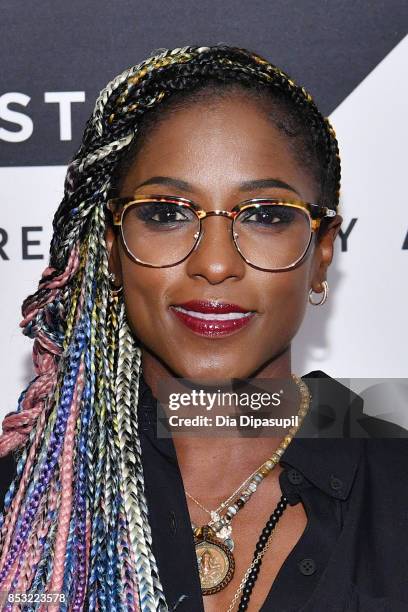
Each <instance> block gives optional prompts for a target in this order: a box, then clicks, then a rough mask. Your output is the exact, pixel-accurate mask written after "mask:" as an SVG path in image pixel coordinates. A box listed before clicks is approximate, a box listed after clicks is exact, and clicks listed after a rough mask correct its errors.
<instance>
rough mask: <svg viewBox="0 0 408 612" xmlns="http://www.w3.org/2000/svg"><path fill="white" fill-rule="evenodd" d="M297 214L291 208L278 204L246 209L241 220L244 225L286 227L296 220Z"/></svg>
mask: <svg viewBox="0 0 408 612" xmlns="http://www.w3.org/2000/svg"><path fill="white" fill-rule="evenodd" d="M295 215H296V212H295V211H293V210H292V209H291V208H290V207H289V206H283V205H282V206H281V205H278V204H276V205H275V204H274V205H273V206H271V205H269V206H268V205H261V206H257V207H254V208H249V209H246V210H244V211H243V212H242V214H241V215H240V217H239V219H240V221H241V222H242V223H256V224H259V225H263V226H272V225H284V224H289V223H291V222H292V221H293V220H294V218H295Z"/></svg>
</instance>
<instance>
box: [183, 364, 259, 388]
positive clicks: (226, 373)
mask: <svg viewBox="0 0 408 612" xmlns="http://www.w3.org/2000/svg"><path fill="white" fill-rule="evenodd" d="M176 371H177V375H178V376H180V377H181V378H189V379H190V380H194V381H195V382H197V383H202V384H204V383H205V384H213V383H217V384H228V383H229V381H230V380H231V379H232V378H241V379H242V378H249V377H250V375H251V372H252V371H253V369H251V368H248V367H247V368H245V367H243V365H242V364H222V365H220V364H218V365H217V364H214V363H211V362H210V361H207V362H205V363H199V364H192V363H191V362H190V363H188V364H183V365H182V366H181V367H180V368H177V370H176Z"/></svg>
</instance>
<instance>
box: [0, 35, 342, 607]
mask: <svg viewBox="0 0 408 612" xmlns="http://www.w3.org/2000/svg"><path fill="white" fill-rule="evenodd" d="M209 79H212V80H216V81H218V82H220V83H241V84H243V85H245V86H247V87H249V88H250V87H254V88H255V89H256V87H258V86H261V87H262V88H263V90H266V89H268V90H269V91H270V92H272V93H273V92H274V91H276V92H277V91H279V92H280V93H281V94H282V95H284V96H285V97H286V98H287V99H288V100H290V101H291V103H292V104H293V106H294V107H296V108H297V109H299V112H302V113H304V114H305V116H307V118H308V119H307V121H308V129H309V132H310V134H311V135H312V137H313V138H314V140H315V141H316V143H319V147H320V149H321V150H322V151H323V157H322V159H323V161H322V165H323V170H324V177H325V178H324V190H325V198H326V204H327V205H328V206H331V207H334V208H335V207H337V204H338V195H339V186H340V162H339V156H338V147H337V141H336V138H335V134H334V131H333V129H332V127H331V126H330V124H329V122H328V120H327V119H324V118H323V117H322V115H321V114H320V113H319V111H318V110H317V108H316V106H315V104H314V102H313V100H312V98H311V97H310V95H309V94H308V93H307V92H306V91H305V90H304V89H303V88H301V87H298V86H297V85H296V84H295V83H294V82H293V81H292V80H291V79H290V78H289V77H288V76H287V75H286V74H285V73H283V72H282V71H281V70H279V69H278V68H276V67H275V66H273V65H272V64H270V63H269V62H267V61H266V60H264V59H263V58H261V57H259V56H258V55H255V54H252V53H249V52H247V51H245V50H243V49H238V48H230V47H226V46H215V47H184V48H182V49H174V50H161V51H160V52H157V53H155V54H154V55H153V56H152V57H150V58H148V59H147V60H145V61H144V62H142V63H141V64H138V65H137V66H133V67H131V68H129V69H128V70H125V71H124V72H123V73H122V74H120V75H118V76H117V77H116V78H115V79H113V80H112V81H111V82H110V83H108V85H107V86H106V87H105V89H104V90H103V91H102V92H101V93H100V95H99V97H98V99H97V101H96V103H95V108H94V111H93V114H92V116H91V117H90V119H89V120H88V122H87V125H86V128H85V132H84V136H83V140H82V144H81V146H80V148H79V150H78V152H77V154H76V155H75V157H74V159H73V161H72V162H71V163H70V165H69V166H68V170H67V174H66V180H65V189H64V197H63V200H62V202H61V204H60V206H59V207H58V210H57V211H56V213H55V216H54V219H53V229H54V232H53V237H52V241H51V245H50V260H49V266H48V267H47V268H46V269H45V270H44V272H43V274H42V277H41V279H40V282H39V286H38V290H37V291H36V292H35V293H34V294H33V295H31V296H29V297H27V299H26V300H25V301H24V303H23V306H22V313H23V320H22V322H21V324H20V325H21V327H22V328H23V333H24V334H25V335H27V336H28V337H30V338H32V339H33V340H34V344H33V363H34V368H35V373H36V376H35V378H34V379H33V380H32V381H31V383H30V384H29V385H28V387H27V388H26V389H25V390H24V391H23V392H22V393H21V395H20V397H19V400H18V406H17V410H16V411H15V412H14V413H9V414H7V415H6V417H5V418H4V420H3V424H2V426H3V433H2V435H1V436H0V456H4V455H7V454H8V453H10V452H13V453H14V454H15V456H16V459H17V471H16V476H15V478H14V480H13V482H12V483H11V485H10V487H9V490H8V492H7V494H6V497H5V500H4V510H3V514H2V515H1V517H0V590H6V589H11V590H15V591H32V592H36V593H41V594H42V593H47V592H61V593H63V595H64V596H65V601H64V602H61V603H59V604H58V606H57V607H58V609H60V610H70V611H71V610H74V611H80V610H83V609H89V610H109V611H110V610H118V611H120V612H121V611H128V610H131V611H138V610H140V611H143V612H153V611H156V610H160V611H162V612H165V611H168V610H171V609H172V608H171V607H169V606H170V605H171V602H166V599H165V596H164V593H163V588H162V585H161V582H160V576H159V571H158V568H157V563H156V560H155V557H154V554H153V548H152V534H151V529H150V523H149V511H148V506H147V501H146V495H145V486H144V478H143V469H142V461H141V446H140V440H139V437H138V420H137V404H138V395H139V379H140V375H141V350H140V347H139V346H138V345H137V342H136V340H135V337H134V336H133V334H132V332H131V330H130V327H129V325H128V322H127V319H126V311H125V305H124V302H123V300H122V299H121V298H120V297H117V296H113V295H112V294H111V293H110V289H109V278H108V277H109V274H108V252H107V247H106V242H105V231H106V227H107V224H108V223H109V220H110V219H109V217H108V214H109V213H108V211H107V209H106V202H107V200H108V198H109V197H110V193H111V191H112V189H113V187H114V182H115V176H116V174H117V171H118V168H120V165H121V163H122V162H123V160H124V159H126V156H128V155H129V152H130V147H131V146H133V145H134V144H135V143H136V142H137V135H138V132H139V129H140V127H141V126H142V124H143V120H144V117H145V116H147V115H148V114H149V112H150V111H152V110H154V109H161V108H162V107H163V108H164V106H163V105H165V103H166V101H167V99H169V100H170V99H171V97H172V95H173V96H174V94H176V93H177V92H180V91H182V92H188V91H191V92H192V91H195V90H199V88H200V87H202V86H205V83H206V82H207V81H208V80H209ZM173 605H174V602H173ZM5 609H6V610H9V609H11V606H9V607H6V608H5ZM23 609H24V610H25V611H29V612H31V611H34V610H42V609H44V608H43V606H41V605H35V604H25V605H24V606H23Z"/></svg>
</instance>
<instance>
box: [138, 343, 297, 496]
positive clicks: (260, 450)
mask: <svg viewBox="0 0 408 612" xmlns="http://www.w3.org/2000/svg"><path fill="white" fill-rule="evenodd" d="M142 369H143V376H144V379H145V381H146V383H147V384H148V385H149V387H150V388H151V390H152V393H153V395H154V396H155V397H157V395H158V393H157V389H158V381H159V380H162V379H165V378H174V377H177V376H176V374H175V373H174V372H172V371H171V370H170V369H169V368H167V367H166V366H164V365H163V364H162V363H161V362H160V361H159V360H158V359H157V358H156V357H155V356H154V355H152V354H151V353H149V352H147V351H146V350H142ZM290 376H291V352H290V346H289V347H287V348H286V349H285V350H284V351H283V352H282V353H281V354H280V355H278V356H277V357H276V358H274V359H272V360H271V361H270V362H268V363H267V364H265V365H264V366H263V367H261V368H259V369H258V370H257V371H256V372H253V374H252V376H250V377H248V378H270V379H273V378H289V377H290ZM281 441H282V437H272V436H265V437H259V438H256V439H254V438H244V437H241V436H239V437H228V438H221V437H203V438H200V437H189V436H185V437H178V436H174V437H173V442H174V446H175V449H176V452H177V459H178V463H179V468H180V471H181V473H182V476H183V481H184V483H185V487H186V489H187V490H188V491H189V493H191V494H192V495H193V496H194V493H196V494H197V495H198V496H200V491H201V494H202V487H203V484H204V483H205V488H206V490H210V491H214V492H215V496H216V497H217V496H218V495H221V496H222V492H221V490H222V489H225V491H226V492H228V491H230V490H231V485H233V482H232V480H233V481H234V482H235V481H237V484H239V482H240V481H242V480H243V479H244V478H245V477H246V476H249V474H250V473H251V472H252V471H254V470H255V469H256V468H258V467H259V466H260V465H261V464H262V463H263V462H264V461H266V459H267V458H269V457H270V456H271V455H272V453H273V452H274V450H275V449H276V448H277V447H278V446H279V444H280V442H281ZM220 466H226V469H225V470H220ZM279 472H280V469H278V466H277V468H275V469H274V473H275V474H276V477H277V476H278V474H279ZM232 475H233V476H232Z"/></svg>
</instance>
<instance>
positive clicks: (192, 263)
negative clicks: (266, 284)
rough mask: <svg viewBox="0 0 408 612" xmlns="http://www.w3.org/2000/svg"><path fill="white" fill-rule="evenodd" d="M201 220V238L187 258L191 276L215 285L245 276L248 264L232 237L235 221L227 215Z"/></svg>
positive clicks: (188, 271) (188, 270)
mask: <svg viewBox="0 0 408 612" xmlns="http://www.w3.org/2000/svg"><path fill="white" fill-rule="evenodd" d="M201 223H202V233H201V237H200V240H199V242H198V243H197V244H196V246H195V248H194V250H193V252H192V253H191V254H190V256H189V257H188V259H187V273H188V275H189V276H190V277H196V278H202V279H205V280H206V281H207V282H208V283H210V284H212V285H217V284H219V283H222V282H223V281H225V280H227V279H231V280H239V279H240V278H242V277H243V275H244V274H245V265H246V264H245V261H244V260H243V259H242V257H241V256H240V254H239V253H238V251H237V249H236V247H235V244H234V241H233V238H232V231H231V229H232V228H231V224H232V221H231V220H230V219H228V218H227V217H222V216H218V217H216V216H212V217H207V218H206V219H203V220H202V221H201Z"/></svg>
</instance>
